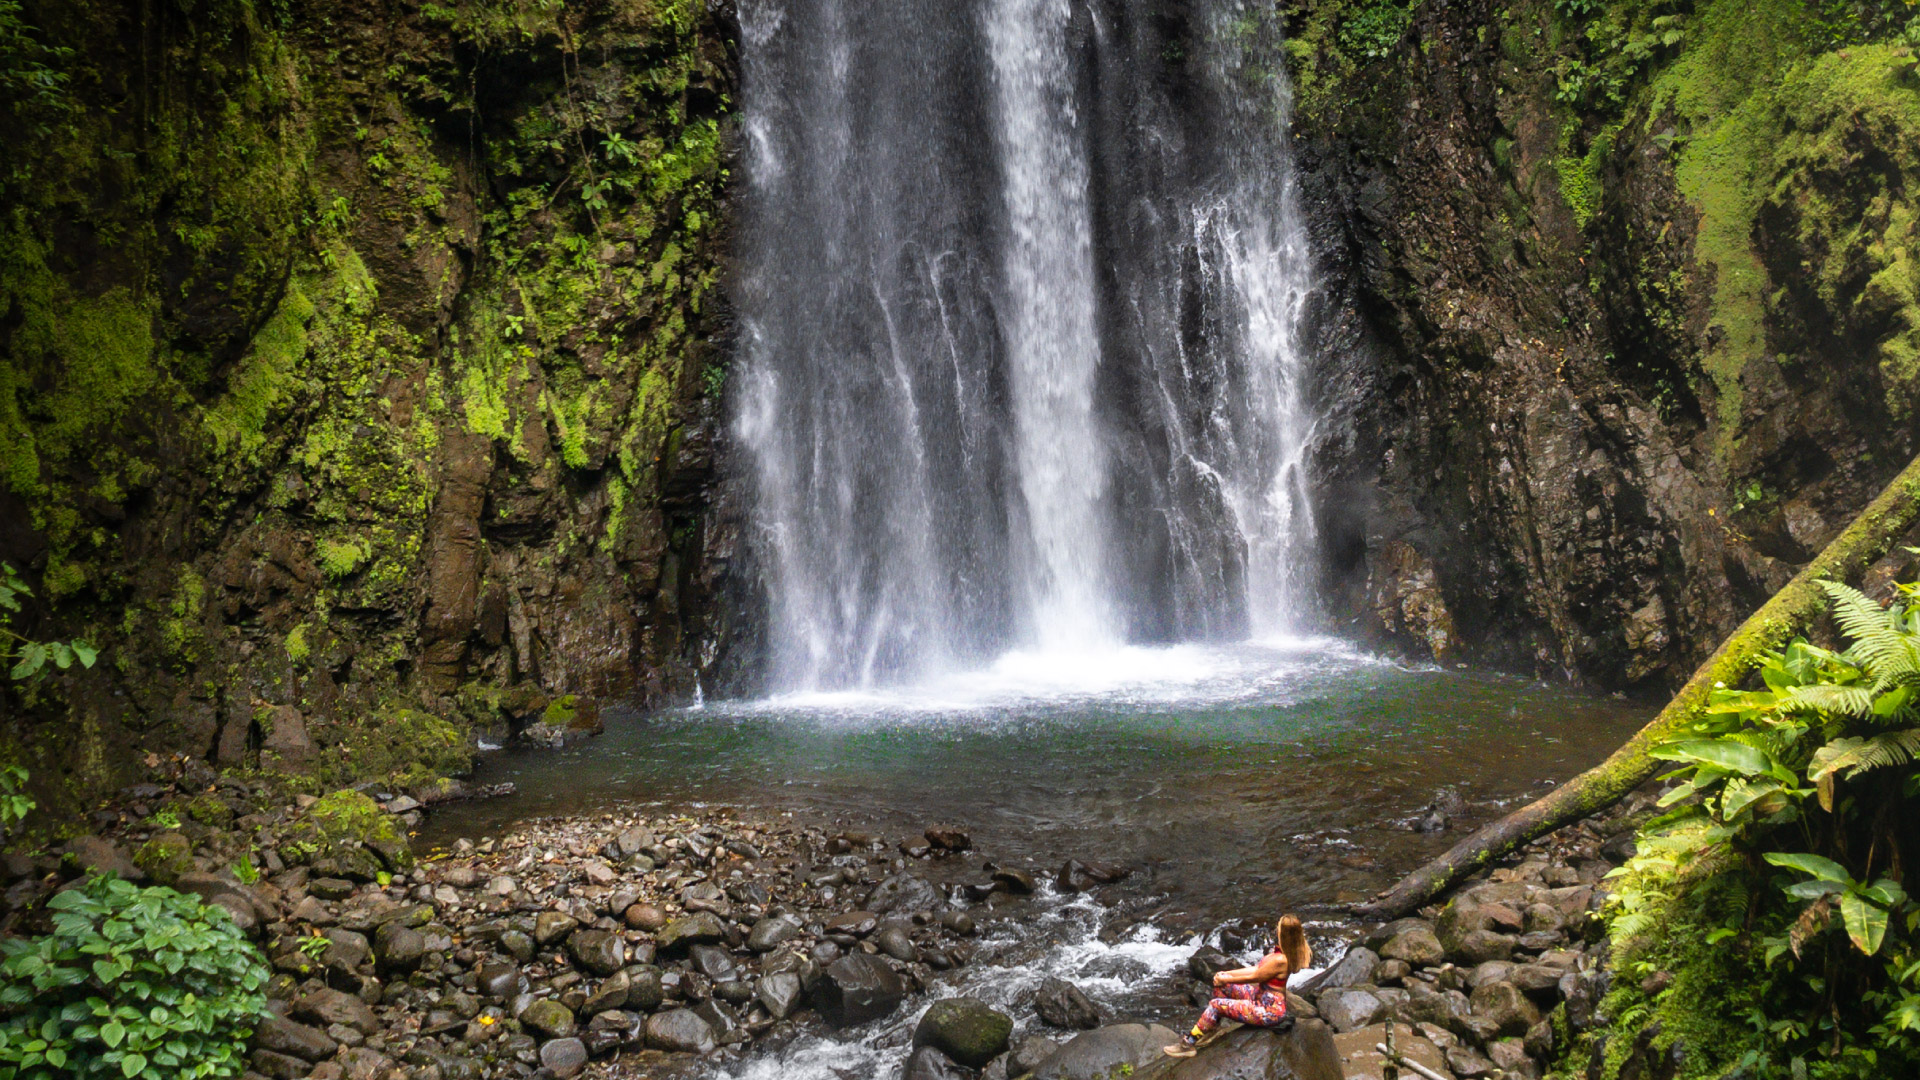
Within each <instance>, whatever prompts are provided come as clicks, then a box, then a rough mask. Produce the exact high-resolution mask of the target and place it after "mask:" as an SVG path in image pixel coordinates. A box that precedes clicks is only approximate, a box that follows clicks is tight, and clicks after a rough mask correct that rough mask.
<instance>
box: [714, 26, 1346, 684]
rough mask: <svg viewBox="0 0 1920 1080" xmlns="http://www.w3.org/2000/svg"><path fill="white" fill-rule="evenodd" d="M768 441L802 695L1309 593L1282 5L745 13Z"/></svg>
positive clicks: (759, 426)
mask: <svg viewBox="0 0 1920 1080" xmlns="http://www.w3.org/2000/svg"><path fill="white" fill-rule="evenodd" d="M739 12H740V23H741V61H742V95H741V98H742V117H743V129H744V136H745V148H744V158H745V161H744V166H745V172H746V182H745V185H744V187H743V192H742V197H741V208H740V216H739V222H740V233H739V236H740V242H739V263H738V273H737V274H736V293H735V295H736V307H737V310H738V313H739V319H740V334H739V345H738V354H737V356H736V357H735V367H734V379H735V383H734V387H735V389H734V401H735V408H736V413H735V416H734V418H733V424H734V434H735V437H736V438H737V440H738V444H739V446H740V447H741V449H742V450H743V456H742V461H743V463H744V467H745V469H746V472H747V475H746V477H745V478H744V479H745V480H746V482H747V483H748V485H749V490H750V496H749V498H750V507H751V510H750V514H751V528H752V543H753V545H754V558H755V562H756V565H757V567H758V572H759V573H760V574H761V575H762V578H763V580H764V584H765V587H766V591H767V598H768V604H769V610H768V612H767V616H768V619H769V626H768V647H769V655H768V657H767V660H768V664H769V672H768V675H769V682H770V685H771V688H772V689H775V690H796V689H827V688H836V687H862V686H871V685H876V684H885V683H893V682H903V681H909V680H913V679H918V678H922V677H926V676H929V675H934V674H938V673H940V672H945V671H953V670H957V669H965V668H970V667H974V666H978V665H981V664H984V663H986V662H988V661H990V660H991V659H992V658H993V657H995V656H998V655H1000V654H1002V653H1004V652H1006V651H1007V650H1009V649H1012V648H1039V649H1045V650H1059V651H1075V650H1096V649H1102V648H1107V647H1111V646H1114V645H1118V644H1120V643H1123V642H1132V643H1152V642H1171V641H1182V640H1223V641H1224V640H1236V639H1241V638H1245V637H1247V636H1249V635H1254V634H1270V633H1276V632H1280V631H1284V630H1286V629H1287V628H1288V627H1289V626H1290V625H1291V624H1292V622H1293V621H1294V620H1295V619H1297V618H1298V617H1300V616H1301V615H1302V613H1303V612H1304V611H1305V609H1306V608H1307V607H1308V606H1309V603H1310V599H1309V597H1308V595H1307V592H1308V590H1307V589H1306V588H1305V579H1306V574H1305V572H1304V568H1305V567H1307V566H1308V564H1309V563H1310V556H1311V553H1312V551H1313V544H1314V537H1313V533H1314V527H1313V521H1312V514H1311V512H1310V509H1309V501H1308V491H1307V486H1306V481H1305V477H1304V470H1305V461H1304V458H1305V454H1306V451H1307V448H1308V446H1309V445H1310V444H1311V441H1312V436H1313V431H1312V427H1313V414H1312V411H1311V408H1310V402H1309V400H1308V394H1307V386H1306V383H1307V376H1308V358H1307V357H1305V356H1303V355H1302V352H1301V349H1300V347H1299V343H1298V329H1297V324H1298V321H1299V317H1300V312H1301V309H1302V306H1303V303H1304V300H1305V298H1306V297H1307V296H1308V294H1309V291H1310V289H1311V288H1312V271H1311V265H1310V259H1309V257H1308V254H1307V244H1306V237H1305V231H1304V228H1303V226H1302V223H1301V220H1300V213H1299V208H1298V205H1297V198H1296V193H1295V190H1294V179H1293V171H1292V163H1291V159H1290V153H1289V146H1288V144H1289V133H1288V101H1289V88H1288V85H1287V82H1286V73H1285V65H1284V62H1283V61H1284V53H1283V45H1284V43H1283V41H1282V37H1281V30H1280V26H1279V25H1278V18H1277V16H1276V15H1275V14H1274V12H1273V9H1272V7H1271V5H1263V4H1259V3H1256V2H1253V0H1198V2H1196V3H1193V4H1191V5H1185V6H1181V7H1178V8H1169V7H1168V6H1167V5H1160V4H1154V3H1149V2H1147V0H968V2H954V3H942V4H915V5H908V4H874V3H864V2H860V0H741V3H740V6H739Z"/></svg>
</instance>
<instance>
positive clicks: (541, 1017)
mask: <svg viewBox="0 0 1920 1080" xmlns="http://www.w3.org/2000/svg"><path fill="white" fill-rule="evenodd" d="M520 1022H521V1023H522V1024H525V1025H526V1026H527V1027H530V1028H532V1029H533V1030H534V1031H537V1032H539V1033H540V1034H542V1035H544V1036H546V1037H547V1038H549V1039H565V1038H568V1037H570V1036H572V1035H573V1033H574V1032H575V1031H576V1030H577V1029H578V1022H577V1021H576V1020H575V1019H574V1015H573V1010H572V1009H569V1008H567V1007H566V1006H565V1005H562V1004H560V1003H559V1002H557V1001H551V1000H545V999H543V1000H539V1001H535V1002H532V1003H531V1004H529V1005H528V1006H527V1007H526V1008H525V1009H524V1010H522V1011H521V1013H520Z"/></svg>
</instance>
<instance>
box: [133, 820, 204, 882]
mask: <svg viewBox="0 0 1920 1080" xmlns="http://www.w3.org/2000/svg"><path fill="white" fill-rule="evenodd" d="M133 864H134V865H135V866H138V867H139V868H140V869H142V870H144V871H146V873H147V876H148V877H150V878H152V879H153V880H154V882H155V883H156V884H160V885H172V884H173V883H174V882H175V881H178V880H179V879H180V875H181V874H185V873H188V872H190V871H191V870H192V869H193V845H192V844H191V843H189V842H188V840H187V838H186V837H185V836H182V835H181V834H179V833H177V832H173V831H171V830H169V831H167V832H163V833H157V834H155V835H154V837H153V839H151V840H148V841H147V842H146V843H145V844H143V845H141V848H140V850H139V851H136V852H134V853H133Z"/></svg>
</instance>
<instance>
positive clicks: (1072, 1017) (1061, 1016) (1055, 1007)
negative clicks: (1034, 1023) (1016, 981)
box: [1033, 979, 1100, 1031]
mask: <svg viewBox="0 0 1920 1080" xmlns="http://www.w3.org/2000/svg"><path fill="white" fill-rule="evenodd" d="M1033 1009H1034V1012H1036V1013H1038V1014H1039V1016H1040V1020H1041V1022H1042V1023H1045V1024H1047V1025H1048V1026H1050V1027H1057V1028H1065V1029H1067V1030H1069V1031H1087V1030H1091V1029H1093V1028H1097V1027H1099V1026H1100V1009H1099V1007H1098V1006H1096V1005H1095V1004H1094V1003H1093V1001H1092V999H1090V998H1088V997H1087V995H1086V994H1085V993H1083V992H1081V990H1080V988H1079V987H1077V986H1075V985H1073V984H1072V983H1070V982H1067V981H1066V980H1064V979H1047V980H1046V981H1045V982H1042V983H1041V984H1040V989H1039V991H1038V992H1037V993H1035V994H1034V998H1033Z"/></svg>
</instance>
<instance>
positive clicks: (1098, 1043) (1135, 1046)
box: [1033, 1024, 1180, 1080]
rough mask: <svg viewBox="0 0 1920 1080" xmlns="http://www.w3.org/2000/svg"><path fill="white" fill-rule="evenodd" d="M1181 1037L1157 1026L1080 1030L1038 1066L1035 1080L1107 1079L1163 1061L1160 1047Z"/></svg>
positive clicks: (1136, 1025) (1125, 1025) (1142, 1025)
mask: <svg viewBox="0 0 1920 1080" xmlns="http://www.w3.org/2000/svg"><path fill="white" fill-rule="evenodd" d="M1179 1038H1180V1036H1179V1035H1177V1034H1175V1033H1174V1032H1172V1031H1170V1030H1168V1029H1167V1028H1164V1027H1161V1026H1160V1025H1158V1024H1154V1025H1152V1026H1148V1025H1146V1024H1113V1025H1110V1026H1108V1027H1103V1028H1096V1029H1094V1030H1093V1031H1083V1032H1081V1033H1080V1034H1078V1035H1075V1036H1074V1037H1073V1038H1072V1039H1071V1040H1069V1041H1068V1043H1067V1044H1066V1045H1065V1046H1062V1047H1061V1048H1060V1049H1058V1050H1056V1051H1054V1053H1053V1054H1052V1056H1050V1057H1048V1058H1047V1059H1046V1060H1045V1061H1043V1062H1041V1063H1040V1067H1039V1068H1037V1069H1035V1070H1034V1071H1033V1076H1034V1080H1107V1078H1108V1077H1109V1076H1112V1075H1114V1073H1115V1072H1116V1070H1121V1069H1123V1068H1125V1069H1140V1068H1143V1067H1145V1066H1147V1065H1149V1064H1151V1063H1153V1062H1154V1061H1156V1060H1165V1056H1164V1055H1163V1054H1161V1053H1160V1048H1161V1047H1163V1046H1166V1045H1168V1044H1169V1043H1172V1042H1174V1041H1175V1040H1177V1039H1179Z"/></svg>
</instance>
